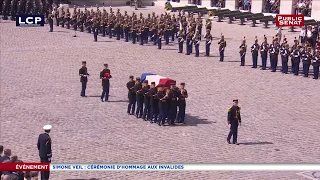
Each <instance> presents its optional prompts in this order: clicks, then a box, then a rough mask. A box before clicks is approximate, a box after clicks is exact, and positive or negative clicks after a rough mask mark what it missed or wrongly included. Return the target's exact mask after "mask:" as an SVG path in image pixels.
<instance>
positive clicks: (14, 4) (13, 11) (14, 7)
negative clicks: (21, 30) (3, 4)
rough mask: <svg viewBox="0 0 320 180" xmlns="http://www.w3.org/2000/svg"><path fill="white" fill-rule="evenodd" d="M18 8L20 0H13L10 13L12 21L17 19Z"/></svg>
mask: <svg viewBox="0 0 320 180" xmlns="http://www.w3.org/2000/svg"><path fill="white" fill-rule="evenodd" d="M17 9H18V0H12V4H11V13H10V14H11V20H12V21H14V20H15V19H16V14H17Z"/></svg>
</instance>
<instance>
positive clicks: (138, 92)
mask: <svg viewBox="0 0 320 180" xmlns="http://www.w3.org/2000/svg"><path fill="white" fill-rule="evenodd" d="M134 91H135V93H136V100H137V109H136V117H137V118H141V117H142V114H143V94H142V83H141V82H140V78H139V77H137V78H136V84H135V85H134Z"/></svg>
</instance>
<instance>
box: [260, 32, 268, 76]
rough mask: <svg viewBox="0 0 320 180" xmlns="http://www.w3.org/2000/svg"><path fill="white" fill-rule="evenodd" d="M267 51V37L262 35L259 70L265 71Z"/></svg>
mask: <svg viewBox="0 0 320 180" xmlns="http://www.w3.org/2000/svg"><path fill="white" fill-rule="evenodd" d="M268 51H269V44H268V42H267V37H266V35H264V41H263V43H262V44H261V46H260V55H261V63H262V64H261V65H262V67H261V70H266V69H267V60H268Z"/></svg>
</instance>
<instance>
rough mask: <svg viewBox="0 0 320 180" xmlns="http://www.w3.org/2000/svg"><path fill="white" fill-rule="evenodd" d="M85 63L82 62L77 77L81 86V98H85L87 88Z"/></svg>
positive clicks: (87, 74)
mask: <svg viewBox="0 0 320 180" xmlns="http://www.w3.org/2000/svg"><path fill="white" fill-rule="evenodd" d="M86 66H87V62H86V61H82V67H81V68H80V69H79V76H80V82H81V84H82V88H81V94H80V95H81V97H86V88H87V83H88V76H89V73H88V69H87V67H86Z"/></svg>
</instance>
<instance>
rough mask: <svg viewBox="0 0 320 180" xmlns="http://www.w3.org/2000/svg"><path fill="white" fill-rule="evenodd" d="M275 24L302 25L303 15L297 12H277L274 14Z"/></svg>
mask: <svg viewBox="0 0 320 180" xmlns="http://www.w3.org/2000/svg"><path fill="white" fill-rule="evenodd" d="M276 26H278V27H285V26H304V16H303V15H301V14H299V15H295V14H277V15H276Z"/></svg>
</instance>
